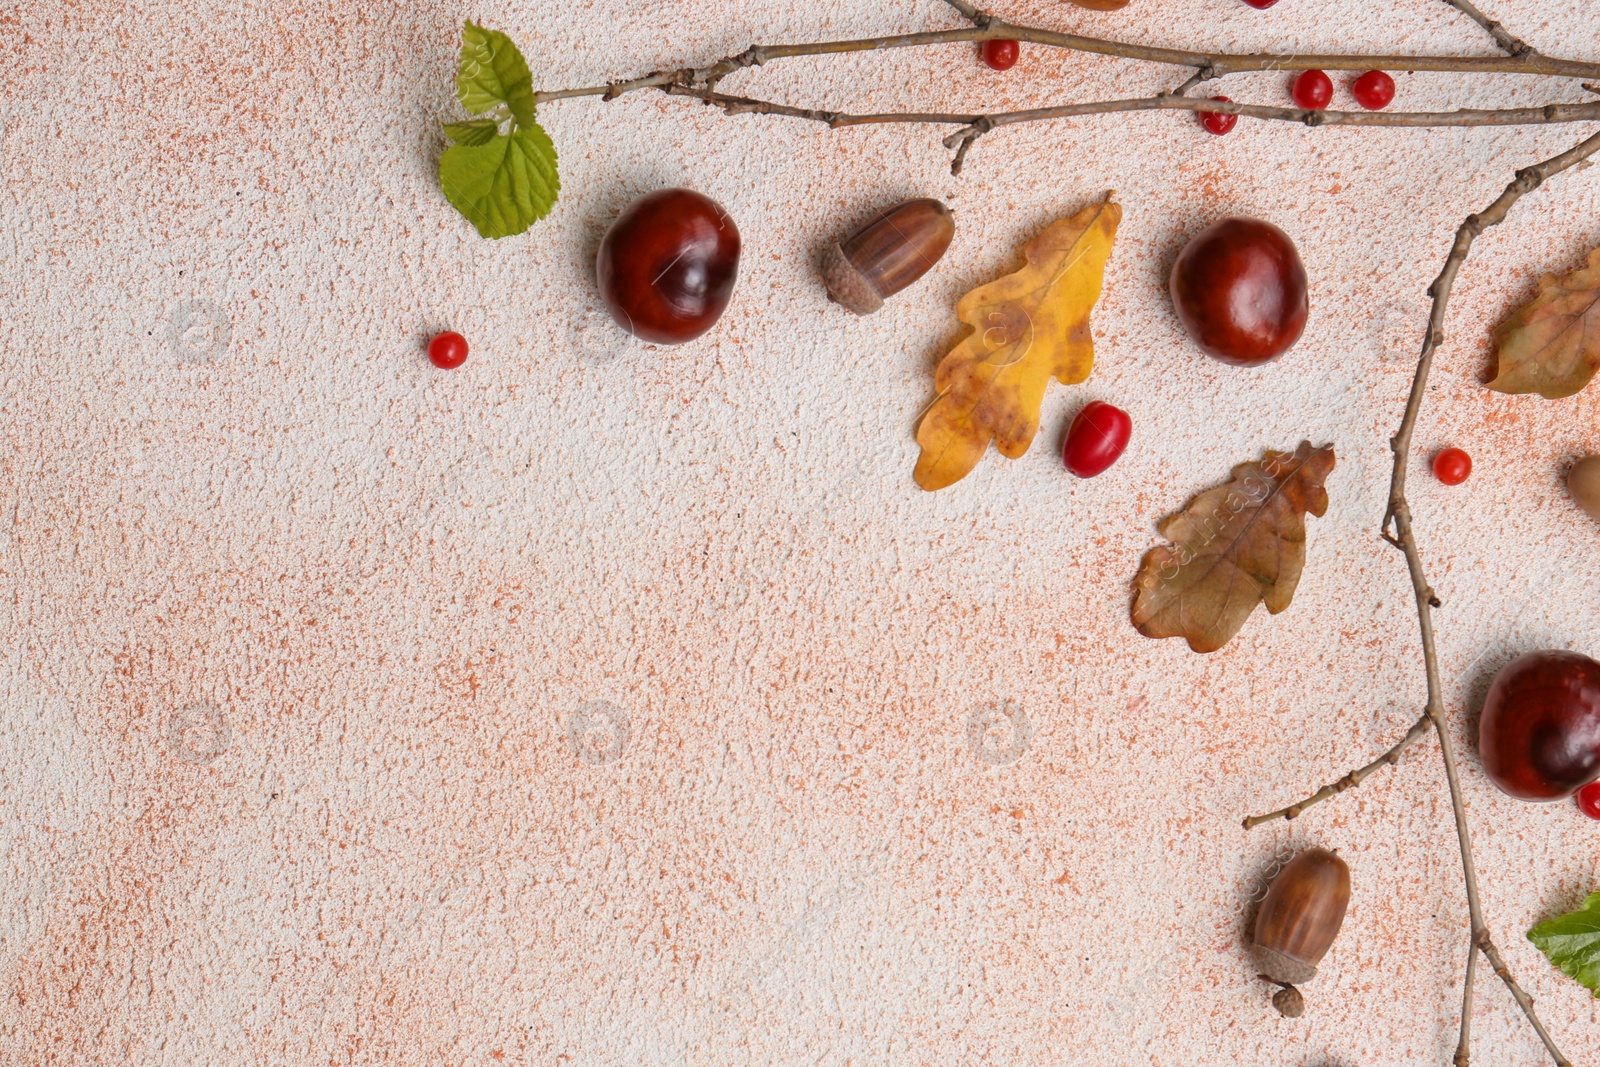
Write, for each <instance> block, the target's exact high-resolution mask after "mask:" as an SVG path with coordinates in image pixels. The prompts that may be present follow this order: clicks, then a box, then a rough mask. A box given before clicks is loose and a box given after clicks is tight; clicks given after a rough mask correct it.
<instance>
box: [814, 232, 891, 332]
mask: <svg viewBox="0 0 1600 1067" xmlns="http://www.w3.org/2000/svg"><path fill="white" fill-rule="evenodd" d="M822 280H823V282H825V283H826V284H827V286H828V299H829V300H832V301H833V302H834V303H835V304H839V305H841V306H842V307H845V308H848V309H849V310H851V311H853V312H855V313H856V314H857V315H870V314H872V313H873V312H874V311H877V310H878V309H879V308H881V307H883V297H881V296H879V295H878V291H877V290H876V289H874V288H873V287H872V283H871V282H869V281H868V280H867V278H866V276H865V275H863V274H862V273H861V272H860V271H859V270H856V268H855V265H854V264H853V263H851V262H850V259H849V257H848V256H846V255H845V254H844V249H843V248H840V247H839V242H837V241H835V242H834V243H833V244H832V245H831V246H830V247H829V248H828V250H827V251H826V252H824V253H822Z"/></svg>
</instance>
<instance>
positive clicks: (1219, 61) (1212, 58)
mask: <svg viewBox="0 0 1600 1067" xmlns="http://www.w3.org/2000/svg"><path fill="white" fill-rule="evenodd" d="M958 10H959V8H958ZM974 10H976V9H974ZM975 17H976V18H979V19H984V18H987V16H984V15H982V13H981V12H980V13H977V14H976V15H975ZM995 38H1009V39H1011V40H1016V41H1027V42H1030V43H1032V44H1040V45H1046V46H1048V47H1052V48H1064V49H1067V50H1068V51H1073V52H1087V53H1090V54H1093V55H1103V56H1117V57H1120V58H1122V59H1134V60H1142V61H1145V62H1149V63H1166V64H1170V65H1174V66H1180V67H1193V68H1194V69H1195V70H1199V71H1205V72H1207V76H1208V77H1212V78H1220V77H1222V76H1223V75H1224V74H1239V73H1243V72H1246V71H1263V70H1268V71H1271V70H1411V71H1416V70H1426V71H1438V72H1445V73H1456V74H1532V75H1542V76H1549V77H1561V78H1600V63H1590V62H1584V61H1581V60H1574V59H1554V58H1551V57H1549V56H1544V55H1540V54H1539V53H1537V52H1532V51H1530V52H1529V54H1527V55H1523V56H1405V55H1386V56H1351V55H1323V56H1319V55H1280V54H1276V53H1267V52H1258V53H1245V54H1233V53H1227V52H1195V51H1191V50H1189V49H1183V48H1162V47H1159V46H1156V45H1142V44H1130V43H1128V42H1126V41H1109V40H1103V39H1101V38H1098V37H1083V36H1080V35H1078V34H1074V33H1061V32H1059V31H1057V30H1048V29H1043V28H1040V27H1036V26H1019V25H1015V24H1013V23H1010V22H1003V21H1001V20H1000V19H988V21H987V22H985V23H984V24H983V25H982V26H973V27H970V28H962V29H958V30H929V31H926V32H923V33H901V34H891V35H889V36H884V37H866V38H860V39H857V40H850V41H815V42H811V43H807V44H778V45H752V46H751V47H750V48H747V49H745V50H744V51H743V52H741V53H739V54H738V55H736V56H728V57H727V58H725V59H720V60H718V61H717V62H715V63H712V64H711V65H710V66H706V67H685V68H681V69H677V70H665V71H655V72H653V73H651V74H646V75H645V76H643V77H641V78H634V79H631V80H628V81H619V82H610V83H608V84H606V85H594V86H588V87H585V88H580V89H553V90H545V91H542V92H536V93H534V94H533V95H534V99H535V100H536V101H537V102H539V103H544V102H545V101H547V100H569V99H572V98H574V97H581V96H600V97H604V98H605V99H607V100H615V99H616V98H617V97H619V96H621V95H623V94H624V93H631V92H636V91H638V90H640V89H651V88H660V87H662V86H665V85H672V84H676V85H685V86H699V87H708V86H714V85H715V84H716V83H717V82H719V81H721V80H722V79H723V78H725V77H727V76H728V75H729V74H731V73H733V72H734V71H737V70H743V69H744V68H746V67H756V66H761V65H762V64H763V63H767V62H770V61H772V60H774V59H791V58H794V57H796V56H821V55H839V54H842V53H847V52H873V51H878V50H881V49H885V48H920V47H926V46H928V45H937V44H954V43H958V42H961V41H987V40H992V39H995Z"/></svg>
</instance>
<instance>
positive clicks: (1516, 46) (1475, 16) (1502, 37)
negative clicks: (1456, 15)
mask: <svg viewBox="0 0 1600 1067" xmlns="http://www.w3.org/2000/svg"><path fill="white" fill-rule="evenodd" d="M1444 2H1445V3H1447V4H1449V5H1450V6H1451V7H1453V8H1455V9H1456V10H1457V11H1459V12H1461V13H1462V14H1463V15H1465V16H1467V18H1469V19H1471V20H1472V21H1473V22H1476V23H1477V24H1478V25H1480V26H1482V27H1483V28H1484V29H1486V30H1488V31H1489V36H1491V37H1493V38H1494V43H1495V44H1497V45H1499V46H1500V48H1501V50H1502V51H1504V52H1505V53H1506V54H1507V55H1511V56H1532V55H1538V53H1537V52H1535V51H1534V50H1533V46H1532V45H1530V44H1528V43H1527V42H1526V41H1523V40H1521V39H1520V38H1517V37H1513V36H1512V35H1511V33H1510V31H1508V30H1507V29H1506V28H1505V27H1504V26H1502V25H1500V24H1499V23H1498V22H1496V21H1495V20H1494V19H1492V18H1490V17H1489V16H1488V15H1485V14H1484V13H1483V12H1482V11H1479V10H1478V9H1477V7H1475V6H1474V5H1473V3H1472V0H1444Z"/></svg>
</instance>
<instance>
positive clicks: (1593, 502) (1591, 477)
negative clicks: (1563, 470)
mask: <svg viewBox="0 0 1600 1067" xmlns="http://www.w3.org/2000/svg"><path fill="white" fill-rule="evenodd" d="M1567 492H1569V493H1571V494H1572V502H1573V503H1574V504H1576V505H1578V506H1579V507H1580V508H1582V509H1583V510H1584V513H1585V514H1587V515H1588V516H1589V517H1590V518H1591V519H1594V520H1596V521H1597V522H1600V456H1589V457H1588V458H1586V459H1580V460H1578V462H1577V463H1575V464H1573V466H1572V470H1570V471H1568V472H1567Z"/></svg>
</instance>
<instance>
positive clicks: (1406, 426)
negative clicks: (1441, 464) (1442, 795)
mask: <svg viewBox="0 0 1600 1067" xmlns="http://www.w3.org/2000/svg"><path fill="white" fill-rule="evenodd" d="M1596 152H1600V133H1597V134H1594V135H1593V136H1591V137H1589V138H1587V139H1585V140H1583V141H1581V142H1579V143H1578V144H1577V145H1576V146H1574V147H1572V148H1570V149H1568V150H1567V151H1565V152H1563V153H1561V154H1560V155H1558V156H1553V157H1551V158H1550V159H1547V160H1545V161H1544V162H1543V163H1539V164H1536V165H1535V166H1532V167H1526V168H1524V169H1522V170H1520V171H1518V172H1517V176H1516V178H1515V179H1514V180H1513V181H1512V182H1511V184H1510V185H1508V186H1506V189H1505V192H1503V193H1501V194H1500V196H1499V197H1498V198H1497V199H1496V200H1495V202H1494V203H1493V204H1491V205H1489V207H1488V208H1487V209H1486V210H1485V211H1483V212H1481V213H1480V214H1477V215H1469V216H1467V220H1466V221H1465V222H1463V223H1462V224H1461V228H1460V229H1458V230H1457V231H1456V239H1455V243H1454V245H1453V246H1452V247H1451V249H1450V255H1449V256H1448V257H1447V258H1446V259H1445V263H1444V268H1443V269H1442V270H1441V271H1440V272H1439V277H1438V278H1436V279H1435V280H1434V282H1433V285H1431V286H1430V287H1429V289H1428V291H1429V293H1430V294H1431V295H1432V297H1433V312H1432V314H1431V315H1430V316H1429V319H1428V333H1427V337H1426V339H1425V340H1424V342H1423V345H1422V355H1421V356H1420V357H1419V358H1418V360H1417V371H1416V375H1415V377H1413V379H1412V382H1411V395H1410V397H1409V398H1408V399H1407V401H1406V411H1405V417H1404V418H1403V419H1402V420H1401V422H1400V431H1399V432H1398V433H1396V434H1395V435H1394V439H1393V440H1392V441H1391V442H1390V448H1391V449H1392V450H1393V452H1394V472H1393V474H1392V475H1391V479H1390V484H1389V506H1388V510H1387V512H1386V513H1385V515H1384V520H1383V530H1384V532H1385V535H1386V536H1392V538H1393V539H1394V540H1395V541H1398V542H1399V545H1400V548H1401V550H1402V551H1403V552H1404V553H1405V556H1406V565H1407V568H1408V569H1409V571H1410V573H1411V587H1412V591H1413V593H1414V595H1415V597H1416V603H1417V622H1418V626H1419V627H1420V629H1421V634H1422V658H1423V662H1424V664H1425V666H1426V668H1427V678H1428V705H1427V709H1428V717H1429V719H1431V720H1432V722H1433V728H1434V733H1436V734H1437V735H1438V737H1439V750H1440V755H1441V756H1442V757H1443V759H1444V771H1445V778H1446V780H1447V781H1448V782H1449V784H1450V807H1451V809H1452V810H1453V812H1454V813H1455V820H1456V837H1457V839H1458V840H1459V843H1460V845H1461V869H1462V875H1463V878H1464V880H1465V882H1466V890H1467V911H1468V913H1469V914H1470V916H1471V919H1472V942H1473V944H1474V945H1476V946H1477V947H1479V948H1481V949H1482V950H1483V952H1484V954H1485V955H1486V956H1488V957H1489V960H1490V963H1491V964H1493V965H1494V968H1495V973H1496V974H1497V975H1499V976H1500V979H1501V981H1503V982H1505V983H1506V987H1507V988H1508V989H1510V990H1511V995H1512V996H1513V997H1514V998H1515V999H1516V1001H1517V1004H1518V1005H1519V1006H1520V1007H1521V1008H1522V1011H1523V1014H1524V1015H1526V1016H1527V1017H1528V1021H1529V1022H1530V1023H1531V1024H1532V1025H1533V1028H1534V1031H1535V1032H1536V1033H1538V1035H1539V1039H1540V1040H1541V1041H1543V1042H1544V1046H1545V1048H1546V1049H1547V1050H1548V1051H1549V1053H1550V1056H1551V1058H1552V1059H1554V1060H1555V1062H1556V1064H1557V1067H1570V1064H1569V1063H1568V1061H1567V1059H1566V1057H1564V1056H1563V1055H1562V1054H1561V1050H1560V1049H1559V1048H1558V1047H1557V1046H1556V1044H1555V1042H1554V1041H1553V1040H1552V1039H1551V1037H1550V1035H1549V1033H1548V1032H1546V1030H1545V1028H1544V1025H1543V1024H1542V1023H1541V1022H1540V1021H1539V1017H1538V1015H1537V1014H1535V1012H1534V1010H1533V1000H1532V998H1530V997H1529V996H1528V995H1527V994H1526V993H1524V992H1522V987H1521V986H1519V985H1517V984H1516V981H1515V980H1514V979H1513V978H1512V977H1511V972H1510V971H1509V970H1508V969H1507V968H1506V967H1505V963H1504V961H1503V960H1501V959H1500V958H1499V953H1498V952H1496V951H1494V945H1493V942H1492V941H1491V940H1490V939H1489V927H1488V923H1487V921H1486V920H1485V919H1484V916H1483V904H1482V902H1481V901H1480V899H1479V896H1478V874H1477V869H1476V867H1475V865H1474V863H1473V860H1472V832H1471V828H1470V827H1469V826H1468V824H1467V809H1466V803H1465V801H1464V800H1463V799H1462V794H1461V777H1460V774H1459V772H1458V770H1457V765H1456V757H1455V745H1454V743H1453V742H1452V741H1451V739H1450V728H1449V725H1448V724H1447V723H1446V721H1445V711H1444V686H1443V682H1442V681H1441V678H1440V670H1439V652H1438V649H1437V647H1436V646H1435V644H1434V633H1433V607H1434V603H1435V601H1436V598H1435V597H1434V595H1433V589H1432V587H1430V586H1429V585H1428V579H1427V575H1426V573H1425V572H1424V571H1423V567H1422V554H1421V553H1420V552H1419V551H1418V549H1417V540H1416V536H1415V534H1414V533H1413V532H1412V518H1411V506H1410V504H1409V503H1408V502H1407V501H1406V470H1407V467H1408V465H1409V463H1410V459H1411V437H1412V434H1413V432H1414V431H1415V430H1416V426H1417V417H1418V415H1419V414H1420V413H1421V410H1422V401H1423V398H1424V397H1425V396H1426V394H1427V389H1428V377H1429V374H1430V373H1431V371H1432V369H1433V357H1434V355H1435V353H1437V352H1438V350H1439V346H1440V344H1442V343H1443V341H1444V319H1445V309H1446V307H1447V305H1448V304H1449V302H1450V293H1451V290H1452V289H1453V288H1454V286H1455V281H1456V276H1457V275H1458V274H1459V273H1460V272H1461V266H1462V264H1463V263H1465V262H1466V259H1467V255H1468V253H1470V252H1471V251H1472V243H1473V241H1474V240H1476V239H1477V237H1478V235H1479V234H1481V233H1483V231H1484V230H1487V229H1489V228H1490V227H1491V226H1497V225H1499V224H1500V223H1501V222H1502V221H1503V220H1504V219H1505V217H1506V215H1507V214H1508V213H1509V212H1510V211H1511V207H1512V205H1514V204H1515V203H1516V202H1517V201H1518V200H1520V199H1521V198H1522V196H1523V195H1524V194H1525V193H1529V192H1532V191H1533V190H1534V189H1537V188H1538V187H1539V186H1540V185H1542V184H1543V183H1544V182H1545V181H1547V180H1548V179H1549V178H1551V177H1553V176H1554V175H1556V174H1560V173H1561V172H1562V171H1564V170H1566V169H1567V168H1569V167H1572V166H1575V165H1576V164H1578V163H1580V162H1582V161H1583V160H1585V159H1587V158H1588V157H1589V156H1591V155H1593V154H1595V153H1596ZM1391 525H1392V526H1393V530H1394V532H1393V534H1392V535H1389V534H1388V531H1389V529H1390V527H1391ZM1473 972H1474V968H1473V967H1472V966H1471V965H1470V964H1469V966H1468V969H1467V985H1466V988H1465V990H1464V991H1463V994H1462V997H1463V1002H1462V1021H1461V1041H1460V1044H1459V1045H1458V1046H1457V1050H1456V1062H1457V1063H1458V1064H1465V1063H1466V1062H1467V1056H1468V1046H1469V1041H1470V1034H1471V1011H1472V977H1473ZM1519 994H1520V995H1519Z"/></svg>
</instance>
